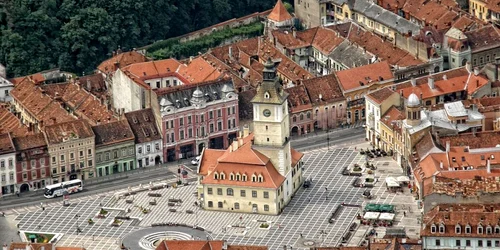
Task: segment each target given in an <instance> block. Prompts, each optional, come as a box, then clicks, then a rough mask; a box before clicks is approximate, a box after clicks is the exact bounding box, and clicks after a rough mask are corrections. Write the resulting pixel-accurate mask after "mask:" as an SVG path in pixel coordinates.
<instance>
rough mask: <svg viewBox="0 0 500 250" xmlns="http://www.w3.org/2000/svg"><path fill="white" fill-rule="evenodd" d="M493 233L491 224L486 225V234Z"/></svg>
mask: <svg viewBox="0 0 500 250" xmlns="http://www.w3.org/2000/svg"><path fill="white" fill-rule="evenodd" d="M492 233H493V228H491V226H487V227H486V234H492Z"/></svg>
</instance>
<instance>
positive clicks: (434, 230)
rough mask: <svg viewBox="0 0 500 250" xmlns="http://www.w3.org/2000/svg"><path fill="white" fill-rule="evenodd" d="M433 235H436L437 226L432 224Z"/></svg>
mask: <svg viewBox="0 0 500 250" xmlns="http://www.w3.org/2000/svg"><path fill="white" fill-rule="evenodd" d="M431 233H436V225H434V224H432V226H431Z"/></svg>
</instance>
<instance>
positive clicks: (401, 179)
mask: <svg viewBox="0 0 500 250" xmlns="http://www.w3.org/2000/svg"><path fill="white" fill-rule="evenodd" d="M396 180H397V181H398V182H410V178H408V176H399V177H397V178H396Z"/></svg>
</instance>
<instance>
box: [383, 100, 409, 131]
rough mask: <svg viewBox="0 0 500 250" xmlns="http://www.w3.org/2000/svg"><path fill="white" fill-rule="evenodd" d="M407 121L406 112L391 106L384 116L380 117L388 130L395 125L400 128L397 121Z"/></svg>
mask: <svg viewBox="0 0 500 250" xmlns="http://www.w3.org/2000/svg"><path fill="white" fill-rule="evenodd" d="M404 119H405V114H404V112H403V111H402V110H401V109H400V107H397V106H394V105H393V106H391V107H390V108H389V109H388V110H387V111H386V112H385V113H384V114H382V116H380V121H381V122H382V123H383V124H385V125H386V126H387V127H388V128H392V126H393V125H394V126H395V127H398V123H397V122H396V121H402V120H404Z"/></svg>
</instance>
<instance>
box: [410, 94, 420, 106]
mask: <svg viewBox="0 0 500 250" xmlns="http://www.w3.org/2000/svg"><path fill="white" fill-rule="evenodd" d="M418 105H420V100H419V99H418V97H417V95H415V93H411V95H410V96H409V97H408V106H410V107H416V106H418Z"/></svg>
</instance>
